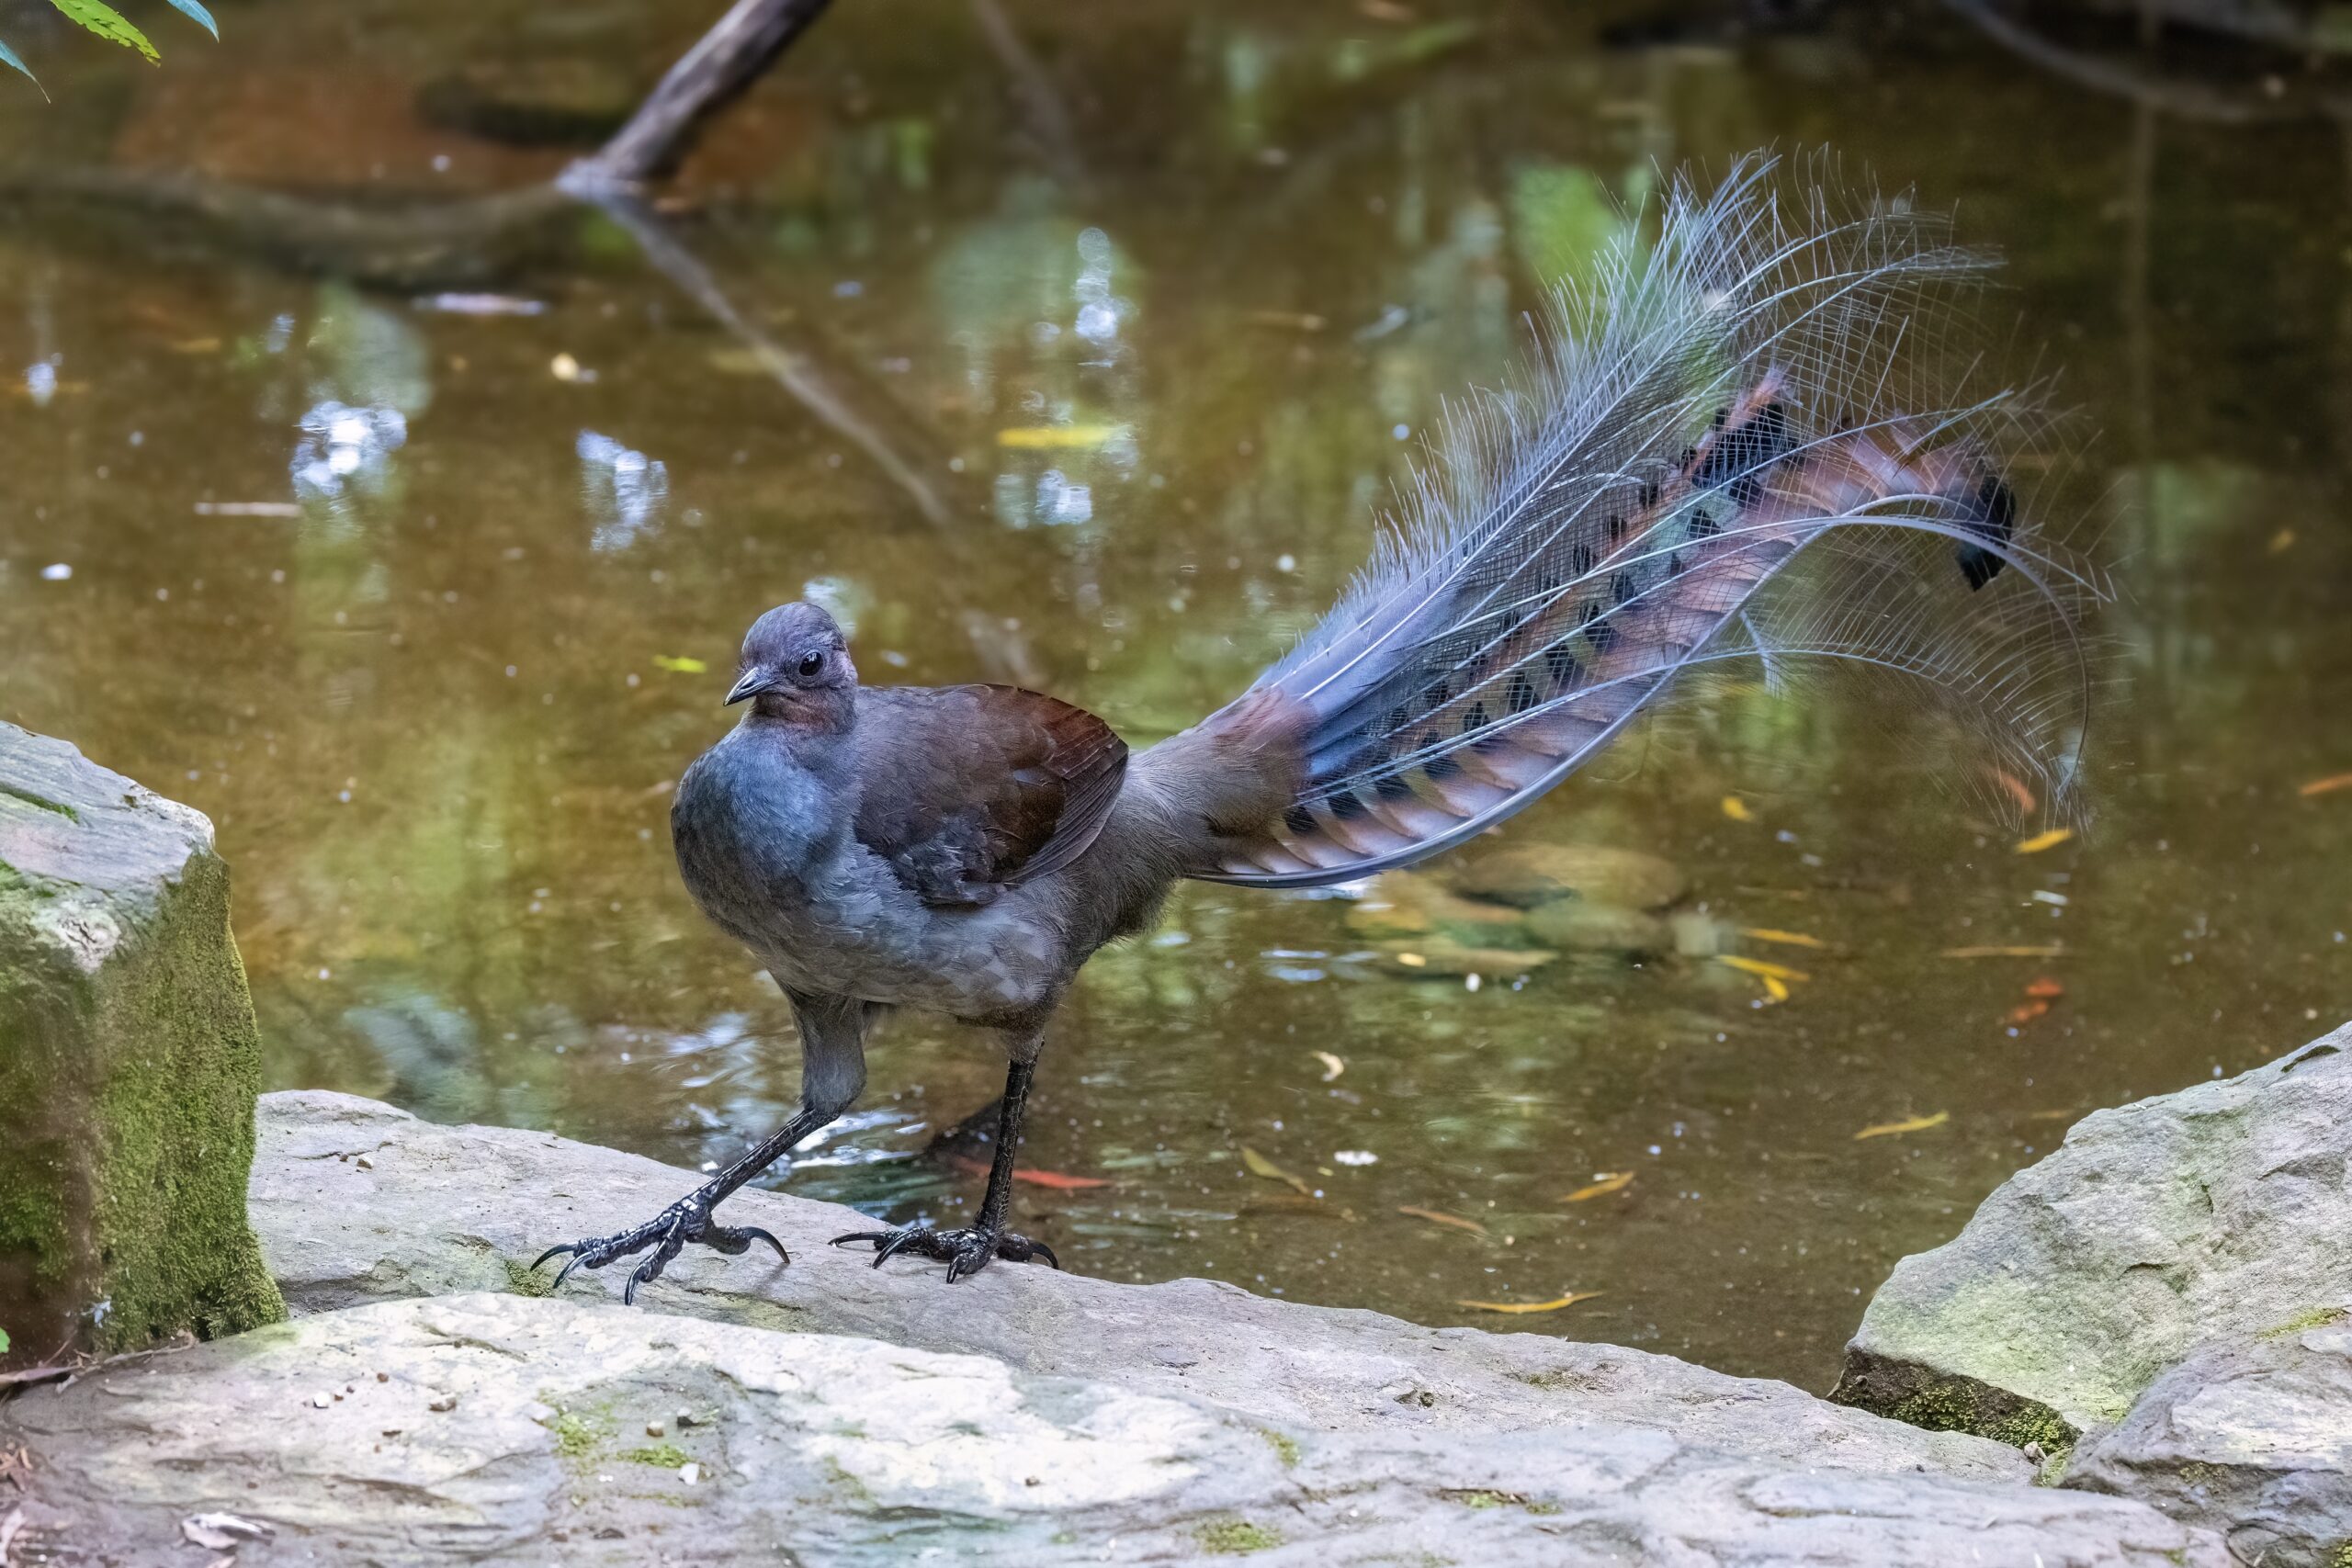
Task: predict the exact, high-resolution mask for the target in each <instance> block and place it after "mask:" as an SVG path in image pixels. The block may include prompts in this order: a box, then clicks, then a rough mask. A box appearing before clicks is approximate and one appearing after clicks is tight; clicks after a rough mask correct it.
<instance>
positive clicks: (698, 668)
mask: <svg viewBox="0 0 2352 1568" xmlns="http://www.w3.org/2000/svg"><path fill="white" fill-rule="evenodd" d="M653 667H654V668H655V669H657V670H667V671H669V672H670V673H671V674H673V675H699V674H701V673H702V672H703V671H706V670H708V669H709V668H710V666H709V665H707V664H705V663H704V662H703V661H702V660H699V659H688V658H685V657H684V656H683V655H680V656H678V657H675V658H673V657H672V656H671V655H669V654H666V653H657V654H655V655H654V656H653Z"/></svg>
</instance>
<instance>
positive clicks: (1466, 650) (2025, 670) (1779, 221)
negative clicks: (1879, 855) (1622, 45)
mask: <svg viewBox="0 0 2352 1568" xmlns="http://www.w3.org/2000/svg"><path fill="white" fill-rule="evenodd" d="M1989 265H1991V264H1990V262H1989V261H1988V259H1987V258H1986V257H1985V256H1983V255H1981V254H1976V253H1973V252H1969V251H1964V250H1961V249H1957V248H1954V247H1953V246H1952V245H1951V243H1950V242H1949V240H1948V238H1947V227H1946V224H1945V222H1944V221H1943V220H1941V219H1939V218H1937V217H1936V216H1934V215H1932V214H1928V213H1922V212H1919V211H1917V210H1915V209H1912V207H1911V206H1910V205H1909V203H1908V202H1907V201H1905V200H1900V199H1890V198H1883V197H1881V198H1872V199H1859V198H1856V199H1849V198H1846V197H1839V196H1837V195H1834V194H1832V193H1830V192H1828V191H1826V190H1824V189H1822V188H1820V187H1819V186H1817V185H1813V184H1808V185H1806V186H1804V188H1803V190H1802V192H1801V193H1800V194H1799V195H1797V196H1795V197H1790V196H1788V195H1787V194H1785V193H1784V192H1783V191H1782V190H1781V188H1780V187H1778V186H1776V184H1775V182H1774V178H1773V163H1772V161H1771V160H1770V159H1769V158H1762V157H1758V158H1754V159H1750V160H1747V161H1746V162H1744V163H1742V164H1739V165H1737V166H1736V167H1735V168H1734V169H1733V170H1732V172H1731V173H1730V175H1728V177H1727V178H1726V179H1725V180H1724V183H1723V184H1722V185H1721V186H1719V187H1717V188H1716V189H1715V190H1714V191H1713V194H1712V195H1707V196H1701V195H1700V194H1698V193H1696V192H1695V191H1694V190H1693V189H1692V188H1691V186H1689V185H1688V184H1687V183H1678V184H1677V185H1676V186H1675V188H1674V190H1673V192H1672V194H1671V195H1670V196H1669V197H1668V200H1667V203H1666V207H1665V211H1664V221H1663V225H1662V229H1661V231H1660V232H1659V233H1658V235H1657V239H1656V240H1655V241H1654V242H1653V243H1646V244H1645V243H1642V242H1640V241H1638V240H1628V241H1626V242H1623V243H1621V244H1620V245H1619V247H1618V248H1617V249H1616V250H1615V251H1614V252H1613V253H1611V254H1610V255H1609V256H1608V257H1606V258H1605V260H1604V262H1603V265H1602V266H1601V268H1600V276H1599V279H1598V281H1597V282H1596V283H1595V284H1593V285H1592V286H1591V287H1590V288H1588V289H1584V290H1573V289H1564V290H1562V291H1561V292H1560V293H1559V295H1558V296H1557V297H1556V299H1555V302H1554V309H1553V311H1552V317H1551V320H1550V321H1548V322H1546V323H1544V327H1543V328H1542V330H1541V331H1540V332H1539V336H1538V343H1537V345H1536V350H1535V364H1534V365H1533V367H1532V370H1531V372H1530V374H1529V375H1528V376H1527V377H1526V378H1525V380H1524V383H1523V384H1522V385H1521V386H1519V387H1518V388H1516V389H1511V390H1509V391H1504V392H1499V393H1481V394H1478V395H1476V396H1475V397H1474V398H1473V399H1472V400H1469V401H1468V402H1466V403H1464V404H1463V405H1461V406H1459V407H1457V408H1455V409H1453V410H1452V411H1451V412H1450V413H1449V415H1448V417H1447V419H1446V422H1445V423H1444V426H1443V430H1442V436H1441V438H1440V439H1439V441H1438V442H1437V444H1436V460H1435V463H1434V466H1433V468H1432V469H1431V470H1430V471H1429V472H1426V473H1424V474H1421V475H1419V477H1418V478H1417V479H1416V481H1415V483H1414V485H1413V486H1412V487H1411V489H1410V490H1409V491H1408V494H1407V496H1406V500H1405V505H1404V507H1403V509H1402V510H1403V513H1404V516H1403V518H1402V519H1401V521H1400V522H1399V524H1398V525H1397V526H1396V527H1395V528H1393V529H1390V530H1387V531H1385V534H1384V538H1383V542H1382V543H1381V545H1380V547H1379V548H1378V550H1377V553H1376V555H1375V558H1374V560H1373V561H1372V562H1371V564H1370V565H1368V566H1367V567H1366V568H1365V569H1364V570H1363V573H1362V574H1361V575H1360V576H1359V577H1358V578H1357V579H1356V581H1355V582H1354V583H1353V584H1352V585H1351V587H1350V588H1349V590H1348V592H1346V593H1345V594H1344V595H1343V596H1342V598H1341V599H1340V603H1339V604H1338V605H1337V606H1336V607H1335V608H1334V609H1333V610H1332V611H1331V612H1330V614H1329V615H1327V616H1325V617H1324V619H1323V621H1322V622H1321V624H1320V625H1318V626H1316V627H1315V629H1314V630H1313V631H1311V632H1309V633H1308V634H1307V635H1306V637H1305V638H1304V639H1303V640H1302V641H1301V642H1300V643H1299V645H1298V647H1297V648H1296V649H1294V650H1293V651H1292V652H1291V654H1290V655H1289V657H1287V658H1285V659H1284V660H1282V661H1281V662H1280V663H1279V664H1277V665H1275V666H1274V667H1273V668H1272V669H1271V670H1269V671H1267V672H1266V673H1265V674H1264V675H1263V676H1261V678H1260V679H1259V681H1258V682H1257V684H1256V685H1255V686H1253V687H1252V688H1251V690H1250V693H1249V694H1246V695H1244V696H1243V697H1242V698H1240V699H1239V700H1238V702H1237V703H1235V704H1234V705H1232V706H1230V707H1228V708H1227V709H1226V710H1224V711H1223V712H1222V713H1220V714H1219V715H1218V716H1214V717H1212V718H1211V719H1210V720H1209V721H1207V722H1206V723H1205V724H1204V725H1203V726H1202V727H1201V732H1203V733H1205V734H1211V735H1214V734H1216V733H1219V732H1222V731H1227V730H1235V731H1247V732H1250V733H1252V734H1255V735H1257V736H1259V737H1260V739H1261V743H1262V741H1263V739H1264V738H1265V737H1266V736H1268V735H1270V734H1273V733H1277V732H1279V734H1280V735H1281V737H1282V739H1283V749H1284V750H1287V751H1289V752H1290V753H1291V756H1290V759H1289V767H1288V771H1287V773H1286V775H1285V776H1286V778H1287V779H1288V781H1289V782H1288V783H1287V784H1286V785H1284V786H1283V793H1286V794H1287V795H1288V798H1287V799H1286V800H1285V801H1284V802H1283V804H1282V805H1281V806H1280V807H1279V808H1278V809H1276V810H1274V811H1273V812H1272V814H1271V816H1270V817H1268V818H1267V819H1265V820H1264V821H1263V822H1262V824H1261V825H1259V826H1256V827H1254V828H1250V829H1245V830H1242V831H1239V832H1226V833H1222V834H1221V835H1220V841H1219V843H1218V845H1217V847H1216V852H1215V853H1214V854H1213V855H1212V856H1211V857H1210V862H1211V863H1207V864H1203V865H1200V866H1199V867H1198V868H1197V869H1196V870H1195V872H1194V874H1196V875H1201V876H1204V877H1207V878H1209V879H1211V880H1218V881H1227V882H1239V883H1251V884H1257V885H1261V886H1309V885H1314V884H1318V883H1329V882H1336V881H1340V880H1344V879H1348V878H1352V877H1357V876H1362V875H1364V874H1369V873H1371V872H1374V871H1380V870H1384V869H1386V868H1388V867H1391V866H1397V865H1404V864H1408V863H1411V862H1414V861H1417V860H1420V859H1422V858H1423V857H1425V856H1428V855H1431V854H1435V853H1437V852H1439V851H1441V850H1443V849H1445V848H1447V847H1448V846H1449V845H1453V844H1455V843H1459V842H1461V841H1462V840H1465V839H1468V838H1469V837H1471V836H1472V835H1473V834H1476V833H1477V832H1479V831H1481V830H1482V829H1486V828H1487V827H1488V826H1489V825H1491V824H1493V823H1495V822H1498V821H1499V820H1501V819H1502V818H1507V817H1509V816H1510V815H1511V814H1512V813H1514V812H1516V811H1518V810H1520V809H1521V808H1522V807H1526V806H1527V805H1529V804H1530V803H1531V802H1532V801H1533V800H1534V799H1535V798H1536V797H1537V796H1538V795H1542V794H1543V793H1544V791H1545V790H1547V789H1549V788H1550V787H1551V786H1552V785H1554V784H1557V783H1558V782H1559V781H1560V780H1561V779H1563V778H1565V777H1566V775H1567V774H1568V773H1572V772H1573V771H1575V770H1576V769H1577V767H1578V766H1580V765H1581V764H1583V763H1584V762H1585V761H1588V760H1589V759H1590V758H1591V757H1593V756H1594V755H1595V754H1596V753H1597V752H1599V751H1600V750H1601V749H1602V748H1603V747H1605V746H1606V745H1607V744H1608V743H1609V741H1610V740H1611V738H1613V737H1614V736H1616V735H1617V734H1618V733H1619V732H1620V731H1622V730H1623V728H1625V726H1626V725H1627V724H1628V723H1630V722H1631V721H1632V720H1633V719H1634V717H1635V716H1637V715H1639V714H1641V713H1642V712H1644V711H1645V710H1646V709H1649V708H1651V707H1653V706H1655V705H1657V704H1658V703H1659V702H1660V700H1661V699H1662V698H1664V697H1665V696H1666V694H1668V690H1669V689H1670V688H1672V687H1673V686H1674V685H1675V683H1676V682H1677V680H1678V679H1679V677H1681V676H1683V675H1685V674H1686V673H1690V672H1694V671H1702V670H1705V669H1711V668H1716V667H1721V666H1723V665H1724V664H1726V663H1728V662H1731V661H1735V660H1748V661H1754V662H1757V663H1760V664H1761V665H1762V666H1763V668H1764V670H1765V671H1766V673H1767V675H1768V677H1770V678H1771V679H1773V680H1776V681H1778V680H1785V679H1788V678H1791V677H1793V676H1798V675H1801V674H1803V673H1804V671H1806V670H1807V669H1808V668H1821V667H1827V666H1838V667H1859V668H1864V669H1868V670H1872V671H1886V672H1891V673H1893V674H1895V675H1898V676H1901V677H1905V678H1908V679H1909V680H1910V681H1911V682H1913V683H1914V684H1915V685H1916V686H1917V689H1918V690H1919V691H1921V692H1923V693H1925V694H1930V695H1932V696H1933V697H1934V698H1936V699H1937V700H1938V705H1939V706H1940V707H1941V708H1943V709H1944V710H1946V711H1948V712H1949V713H1950V714H1951V715H1952V716H1955V717H1956V718H1957V719H1959V720H1960V721H1961V722H1962V725H1963V726H1964V727H1965V728H1967V729H1968V730H1970V731H1972V732H1973V734H1974V735H1975V736H1976V737H1977V738H1979V739H1982V740H1984V741H1985V742H1986V743H1988V744H1989V746H1990V747H1991V748H1992V750H1993V751H1994V753H1995V760H1996V761H1998V762H1999V763H2000V764H2001V765H2003V766H2005V767H2007V768H2008V769H2010V770H2013V771H2014V772H2016V773H2019V774H2022V775H2024V776H2025V777H2028V778H2038V779H2039V780H2041V782H2042V783H2043V784H2044V786H2045V787H2044V789H2043V791H2042V792H2041V793H2042V797H2043V798H2044V799H2046V800H2051V801H2053V802H2060V801H2063V799H2064V795H2065V793H2066V788H2067V785H2068V784H2069V783H2070V782H2071V778H2072V774H2073V773H2074V768H2075V755H2076V752H2077V750H2078V748H2079V747H2080V744H2081V739H2082V729H2083V726H2084V723H2085V720H2086V709H2087V705H2088V701H2089V692H2090V687H2091V679H2090V662H2089V660H2088V657H2087V655H2086V651H2085V645H2084V641H2083V637H2082V634H2081V630H2080V626H2081V617H2080V612H2081V611H2082V610H2083V609H2084V608H2085V607H2086V604H2087V603H2088V602H2089V601H2090V600H2092V599H2095V598H2097V597H2098V596H2099V589H2098V583H2097V582H2096V581H2095V580H2094V579H2093V578H2092V576H2091V575H2090V573H2089V572H2088V570H2086V568H2085V567H2084V566H2082V565H2080V564H2078V563H2075V562H2074V561H2071V560H2070V559H2069V558H2067V557H2066V556H2065V554H2064V552H2062V551H2061V550H2060V549H2059V548H2058V547H2056V546H2055V545H2054V544H2052V542H2051V541H2050V540H2049V539H2048V538H2046V537H2045V536H2043V535H2042V534H2041V532H2040V531H2039V530H2038V529H2037V527H2036V526H2035V524H2034V520H2033V519H2032V517H2031V516H2030V509H2029V508H2027V507H2025V506H2024V505H2022V504H2021V503H2020V500H2019V496H2018V491H2017V490H2016V489H2014V488H2013V483H2014V479H2013V476H2012V472H2011V468H2012V467H2013V463H2012V459H2013V458H2014V457H2016V456H2017V455H2018V448H2019V446H2020V444H2021V443H2027V442H2030V441H2031V439H2032V438H2033V437H2034V436H2035V435H2036V434H2038V422H2037V418H2036V415H2035V413H2034V412H2033V410H2032V407H2031V405H2030V400H2028V399H2025V398H2023V397H2021V396H2019V395H2018V394H2015V393H2012V392H2007V391H2002V390H1998V389H1992V388H1985V389H1978V388H1975V387H1973V386H1972V384H1971V383H1972V382H1973V380H1975V379H1976V378H1977V377H1978V376H1980V375H1981V374H1982V372H1981V370H1980V369H1979V367H1977V365H1976V364H1975V362H1974V361H1973V360H1972V359H1970V358H1968V357H1967V355H1966V352H1965V350H1964V348H1963V347H1962V344H1961V341H1960V340H1961V335H1962V332H1961V329H1962V328H1963V327H1964V324H1965V322H1964V312H1963V311H1962V310H1961V309H1960V308H1959V307H1960V306H1961V305H1962V304H1963V303H1964V302H1965V296H1966V295H1967V294H1969V293H1970V292H1971V291H1972V290H1973V288H1975V287H1976V286H1978V285H1979V284H1981V282H1982V280H1983V277H1984V274H1985V271H1986V269H1987V267H1988V266H1989ZM1257 798H1258V799H1259V801H1260V802H1261V803H1262V802H1263V800H1264V799H1265V796H1264V795H1259V796H1258V797H1257ZM2062 809H2063V807H2062Z"/></svg>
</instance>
